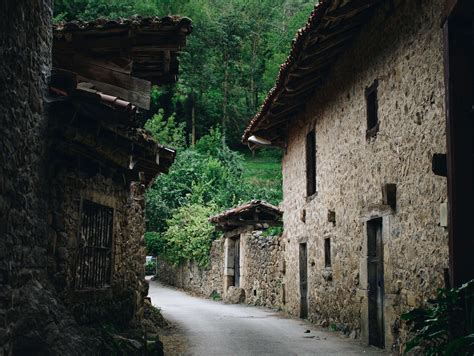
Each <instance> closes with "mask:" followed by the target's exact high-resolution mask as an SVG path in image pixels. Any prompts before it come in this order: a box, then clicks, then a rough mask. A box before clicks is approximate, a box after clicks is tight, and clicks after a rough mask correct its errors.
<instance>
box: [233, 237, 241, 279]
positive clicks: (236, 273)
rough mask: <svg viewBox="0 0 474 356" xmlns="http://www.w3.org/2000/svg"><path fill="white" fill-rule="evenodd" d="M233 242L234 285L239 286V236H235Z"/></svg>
mask: <svg viewBox="0 0 474 356" xmlns="http://www.w3.org/2000/svg"><path fill="white" fill-rule="evenodd" d="M234 243H235V253H234V286H236V287H240V238H237V239H236V240H235V242H234Z"/></svg>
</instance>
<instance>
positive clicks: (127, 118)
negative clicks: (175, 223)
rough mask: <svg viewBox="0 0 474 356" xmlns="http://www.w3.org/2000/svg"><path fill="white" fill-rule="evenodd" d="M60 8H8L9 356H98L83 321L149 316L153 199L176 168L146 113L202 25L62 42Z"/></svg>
mask: <svg viewBox="0 0 474 356" xmlns="http://www.w3.org/2000/svg"><path fill="white" fill-rule="evenodd" d="M51 5H52V4H51V2H50V1H49V0H35V1H29V2H27V3H18V4H13V3H12V2H2V4H1V5H0V10H1V12H2V14H6V16H5V21H4V22H2V25H1V29H0V30H1V33H2V36H1V41H0V50H1V53H2V59H3V65H2V67H1V69H0V83H1V85H0V92H1V94H2V95H1V100H0V105H1V107H2V125H1V131H2V140H1V141H0V153H1V156H0V159H1V160H0V162H1V164H0V193H1V194H0V355H4V354H5V355H10V354H48V355H56V354H57V355H76V354H97V352H98V351H97V350H98V347H99V346H100V340H98V338H99V336H97V335H93V334H90V333H87V331H86V329H84V328H83V327H81V326H79V325H80V324H89V323H93V322H95V321H98V320H100V321H101V322H108V321H113V322H122V323H128V322H130V321H133V320H134V319H137V318H139V317H140V312H141V310H140V309H141V303H142V299H143V295H144V294H146V292H147V291H146V285H145V284H144V259H145V257H144V246H143V240H142V235H143V230H144V216H143V190H144V186H145V185H146V184H148V183H149V182H150V181H151V180H152V179H153V177H154V176H155V175H156V174H158V173H160V172H166V170H167V167H168V166H169V165H170V164H171V162H172V161H173V158H174V151H172V150H170V149H168V148H166V147H163V146H161V145H159V144H157V143H156V142H154V141H153V140H152V139H151V138H150V137H148V135H147V134H146V133H145V132H144V131H143V130H142V129H141V126H142V125H143V115H142V113H141V112H143V110H141V109H147V108H148V107H147V106H148V105H149V94H150V93H149V89H150V86H151V83H153V84H161V83H169V82H173V81H175V80H176V74H177V54H178V51H179V49H181V48H182V47H183V46H184V44H185V40H186V36H187V34H189V32H190V31H191V24H190V21H189V20H188V19H184V18H183V19H181V18H172V17H166V18H163V19H155V18H152V19H140V18H136V19H130V20H123V21H119V22H113V21H112V22H108V21H94V22H90V23H80V22H77V23H68V24H65V25H64V26H59V27H55V28H54V34H53V31H52V26H51V16H52V11H51ZM25 18H26V19H28V21H23V20H21V19H25ZM53 37H54V39H53ZM51 50H53V57H54V58H51ZM52 66H54V67H55V68H54V70H53V72H52V73H51V67H52ZM138 107H139V108H140V109H139V108H138Z"/></svg>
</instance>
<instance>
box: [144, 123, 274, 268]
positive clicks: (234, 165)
mask: <svg viewBox="0 0 474 356" xmlns="http://www.w3.org/2000/svg"><path fill="white" fill-rule="evenodd" d="M243 163H244V158H243V155H241V154H239V153H237V152H235V151H232V150H230V149H229V148H228V147H227V146H224V147H223V146H222V134H221V131H220V130H218V129H211V130H210V133H209V134H208V135H205V136H203V137H202V138H201V139H200V140H198V142H197V143H196V145H195V146H194V147H192V148H187V149H185V150H183V151H180V152H179V153H178V156H177V158H176V161H175V163H174V164H173V166H172V167H171V169H170V172H169V173H168V174H166V175H160V176H159V177H157V179H156V180H155V181H154V182H153V184H152V186H151V187H150V188H149V189H148V192H147V197H146V204H147V210H146V211H147V222H148V224H147V225H148V226H147V230H148V231H149V232H148V233H147V234H146V236H145V239H146V242H147V248H148V251H149V252H150V253H152V254H154V255H162V256H165V257H166V258H167V259H168V260H169V261H170V262H172V263H180V262H182V261H184V260H186V259H193V260H196V261H198V262H199V263H201V264H205V263H207V258H208V254H209V247H210V243H211V237H212V236H213V227H212V226H211V225H210V224H209V223H208V221H207V220H208V218H209V217H210V216H211V215H213V214H216V213H218V212H220V211H222V210H224V209H227V208H230V207H232V206H236V205H238V204H240V203H243V202H246V201H248V200H251V199H257V198H258V199H265V200H267V201H269V202H271V203H274V204H278V203H279V201H280V200H281V181H280V184H278V183H276V184H275V186H273V187H272V186H257V185H255V184H253V183H252V182H251V181H249V180H247V179H245V178H244V169H243ZM274 180H275V182H278V178H276V179H275V177H274ZM190 247H192V248H190Z"/></svg>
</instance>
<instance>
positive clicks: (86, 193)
mask: <svg viewBox="0 0 474 356" xmlns="http://www.w3.org/2000/svg"><path fill="white" fill-rule="evenodd" d="M79 199H80V202H79V219H78V222H77V234H76V236H77V242H78V243H79V239H80V230H81V216H82V206H83V201H84V200H88V201H91V202H93V203H95V204H99V205H103V206H105V207H107V208H110V209H112V245H111V247H110V250H111V258H110V284H109V285H108V286H106V287H103V288H97V289H76V287H75V285H73V288H72V290H73V291H74V293H75V294H76V295H77V296H80V295H89V294H90V293H102V292H106V293H109V292H110V291H111V290H112V284H113V279H114V269H115V248H116V241H115V240H116V238H117V231H116V221H117V209H118V199H117V198H116V197H113V196H110V195H107V194H103V193H99V192H97V191H95V190H91V189H85V190H83V191H81V192H80V198H79ZM78 245H79V244H78ZM78 251H79V248H78ZM73 268H74V270H73V273H74V274H75V273H77V268H78V266H77V262H76V263H74V266H73ZM74 279H75V278H74Z"/></svg>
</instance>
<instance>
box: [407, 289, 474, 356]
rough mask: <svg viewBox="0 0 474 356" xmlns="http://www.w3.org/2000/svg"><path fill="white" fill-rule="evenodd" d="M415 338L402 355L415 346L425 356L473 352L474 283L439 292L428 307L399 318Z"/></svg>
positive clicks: (468, 353) (417, 309) (409, 342)
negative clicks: (408, 327) (422, 351)
mask: <svg viewBox="0 0 474 356" xmlns="http://www.w3.org/2000/svg"><path fill="white" fill-rule="evenodd" d="M401 318H402V320H405V321H407V323H408V324H409V325H410V326H411V331H412V332H414V336H413V338H412V339H411V340H409V341H408V343H407V345H406V349H405V352H409V351H410V350H413V349H414V348H415V347H421V348H423V349H424V351H425V353H426V354H427V355H470V354H472V352H473V351H474V280H471V281H469V282H468V283H466V284H463V285H462V286H461V287H459V288H455V289H439V290H438V293H437V296H436V298H435V299H434V300H431V301H429V306H428V307H425V308H416V309H413V310H412V311H409V312H407V313H405V314H403V315H402V317H401Z"/></svg>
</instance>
